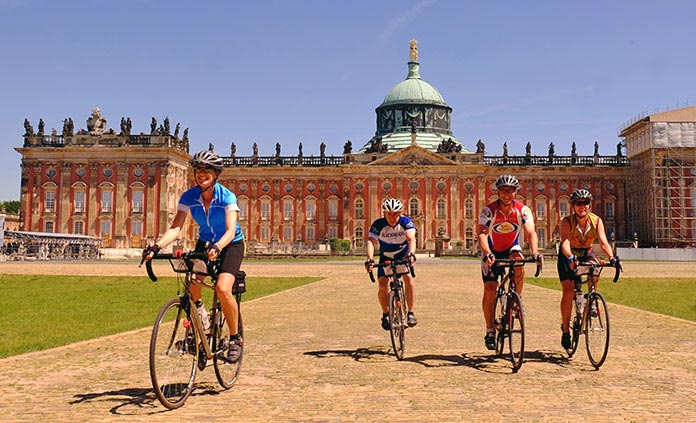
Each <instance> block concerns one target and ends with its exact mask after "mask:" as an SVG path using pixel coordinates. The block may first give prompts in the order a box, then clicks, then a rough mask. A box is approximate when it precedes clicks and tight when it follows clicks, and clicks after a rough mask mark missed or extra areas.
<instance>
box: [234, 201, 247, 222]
mask: <svg viewBox="0 0 696 423" xmlns="http://www.w3.org/2000/svg"><path fill="white" fill-rule="evenodd" d="M237 206H239V220H247V215H248V213H249V200H247V199H246V198H239V199H238V200H237Z"/></svg>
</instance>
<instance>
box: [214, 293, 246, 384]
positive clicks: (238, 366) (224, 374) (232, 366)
mask: <svg viewBox="0 0 696 423" xmlns="http://www.w3.org/2000/svg"><path fill="white" fill-rule="evenodd" d="M217 312H218V313H220V314H219V316H220V324H219V326H218V327H217V330H216V333H215V345H213V348H214V351H215V356H214V357H213V367H215V376H216V377H217V380H218V382H220V385H221V386H222V387H223V388H225V389H230V388H231V387H232V386H233V385H234V383H235V382H237V378H238V377H239V372H240V371H241V370H242V358H244V345H243V343H242V345H241V348H242V352H241V354H240V355H239V360H237V361H236V362H234V363H230V362H229V361H227V347H228V346H229V342H230V329H229V328H228V327H227V320H226V319H225V316H224V315H223V314H222V310H218V311H217ZM237 330H238V331H239V336H241V337H242V341H243V340H244V325H243V324H242V309H241V308H240V304H239V302H238V303H237Z"/></svg>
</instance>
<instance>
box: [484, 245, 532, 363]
mask: <svg viewBox="0 0 696 423" xmlns="http://www.w3.org/2000/svg"><path fill="white" fill-rule="evenodd" d="M525 263H536V264H537V269H536V273H535V274H534V277H537V276H539V273H541V269H542V264H541V262H539V261H537V260H535V259H533V258H528V259H521V260H515V259H496V260H495V262H494V263H493V268H492V270H493V274H494V275H495V276H496V278H498V292H497V295H496V303H495V318H494V321H493V323H494V328H495V332H496V336H495V352H496V354H497V355H498V357H501V356H502V355H503V350H504V348H505V340H506V339H507V343H508V348H509V351H510V361H511V362H512V372H513V373H517V371H518V370H519V369H520V367H522V361H523V360H524V308H523V307H522V298H521V297H520V295H519V294H518V293H517V286H516V283H515V268H516V267H520V266H524V265H525Z"/></svg>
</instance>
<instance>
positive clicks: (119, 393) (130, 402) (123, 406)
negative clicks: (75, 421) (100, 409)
mask: <svg viewBox="0 0 696 423" xmlns="http://www.w3.org/2000/svg"><path fill="white" fill-rule="evenodd" d="M217 388H218V387H216V386H215V385H211V384H207V383H196V385H195V389H194V391H193V392H192V393H191V397H190V398H189V400H190V399H191V398H193V397H195V396H199V395H219V394H220V393H221V392H223V391H221V390H220V389H217ZM74 398H75V400H73V401H70V404H71V405H75V404H80V403H88V402H95V401H105V402H110V403H117V404H116V405H114V406H113V407H111V409H109V412H110V413H111V414H115V415H121V416H127V415H133V414H143V413H142V411H139V412H138V413H134V412H132V411H128V407H131V406H132V407H136V408H137V409H138V410H143V409H148V408H149V409H151V411H149V412H147V414H159V413H164V412H167V411H170V410H168V409H166V408H164V406H162V405H161V404H160V403H159V401H158V400H157V397H156V396H155V393H154V392H153V391H152V388H125V389H119V390H115V391H104V392H92V393H89V394H78V395H75V396H74Z"/></svg>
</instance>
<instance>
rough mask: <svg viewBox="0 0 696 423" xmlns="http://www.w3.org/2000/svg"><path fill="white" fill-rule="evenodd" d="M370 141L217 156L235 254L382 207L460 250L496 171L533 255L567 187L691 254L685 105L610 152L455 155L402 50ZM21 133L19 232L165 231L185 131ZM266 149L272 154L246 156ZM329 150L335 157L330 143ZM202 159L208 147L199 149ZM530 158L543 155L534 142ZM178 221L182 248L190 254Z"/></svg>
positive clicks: (620, 235)
mask: <svg viewBox="0 0 696 423" xmlns="http://www.w3.org/2000/svg"><path fill="white" fill-rule="evenodd" d="M376 114H377V128H376V131H375V134H374V136H373V137H372V138H371V139H370V140H369V141H367V142H366V143H365V144H364V145H362V146H360V147H359V148H357V149H356V150H355V151H354V150H353V145H352V142H351V141H347V142H346V143H345V144H344V145H343V149H342V150H343V151H342V154H340V155H327V154H326V147H327V146H326V145H324V144H322V145H321V147H320V151H319V152H318V153H319V154H310V155H305V154H304V153H303V151H302V145H301V144H300V145H299V146H298V150H297V154H295V155H282V154H281V146H280V144H276V145H275V154H272V155H259V153H258V150H259V147H258V146H257V145H256V144H254V146H253V152H252V155H250V156H240V155H237V152H236V146H235V145H234V144H232V145H231V146H230V152H229V155H227V154H225V153H222V154H221V155H222V156H223V158H224V161H225V167H226V168H225V170H224V171H223V173H222V175H221V177H220V180H221V182H222V183H223V184H224V185H225V186H227V187H228V188H230V189H231V190H232V191H233V192H234V193H236V194H237V196H238V199H239V206H240V209H241V213H240V222H241V224H242V227H243V230H244V232H245V234H246V236H247V240H248V242H249V246H250V248H252V251H253V248H255V247H263V248H269V247H270V248H272V249H278V248H279V249H288V248H292V247H293V246H296V245H298V244H299V245H305V246H309V247H311V246H315V245H318V244H324V243H326V242H327V240H328V239H330V238H342V239H346V240H350V242H351V245H352V247H353V248H354V250H355V251H356V252H359V251H361V250H362V248H363V247H364V243H365V240H366V236H367V232H368V230H369V227H370V224H371V222H372V221H373V220H374V219H376V218H377V217H379V216H381V210H380V204H381V201H382V199H384V198H385V197H396V198H400V199H402V201H404V203H405V204H406V213H407V214H408V215H409V216H410V217H411V219H412V220H413V221H414V223H415V225H416V228H417V242H418V248H419V249H427V250H430V251H435V252H436V253H437V252H438V251H442V249H443V248H444V249H451V250H455V251H457V250H459V251H461V252H471V251H473V250H476V249H477V246H476V243H475V237H474V232H475V227H476V223H477V217H478V213H479V211H480V210H481V208H482V207H483V206H484V205H485V204H487V203H488V202H490V201H492V200H493V199H495V198H497V197H496V193H495V187H494V185H493V183H494V181H495V179H496V178H497V176H498V175H500V174H502V173H511V174H514V175H516V176H517V177H518V178H519V179H520V181H521V183H522V185H523V186H522V189H521V191H520V193H519V199H520V200H522V201H524V202H525V203H526V204H527V205H529V206H530V208H531V209H532V211H533V213H534V216H535V219H536V222H535V223H536V228H537V232H538V236H539V242H540V244H541V247H542V248H549V247H551V245H552V244H553V243H554V241H555V240H556V239H557V236H558V224H559V221H560V219H561V218H563V217H564V216H566V215H567V214H568V213H570V211H571V208H570V204H569V197H570V194H571V193H572V191H573V190H574V189H576V188H580V187H581V188H586V189H589V190H590V191H591V192H592V194H593V195H594V197H595V202H594V205H593V208H594V211H595V212H596V213H597V214H599V215H600V216H601V217H602V218H603V219H604V221H605V225H606V228H607V233H608V235H609V236H610V237H613V238H614V239H616V240H633V239H634V237H637V239H639V240H640V243H641V246H661V247H662V246H665V247H666V246H696V183H695V180H696V165H695V163H696V107H689V108H683V109H677V110H672V111H668V112H664V113H657V114H653V115H649V116H643V117H641V118H640V119H635V121H633V122H630V123H629V124H627V125H626V126H625V127H624V128H623V130H622V132H621V133H620V134H619V136H620V137H621V138H622V141H621V142H620V143H619V144H618V145H617V151H616V154H615V155H611V156H601V155H599V154H598V145H597V143H595V144H594V146H582V147H585V148H588V149H591V148H594V153H593V154H592V155H578V154H577V152H576V146H575V144H573V147H572V150H571V152H570V154H569V155H558V154H557V152H556V151H554V146H553V144H551V145H550V146H548V153H546V152H545V154H543V155H535V154H532V146H531V145H530V144H527V148H526V151H525V154H524V155H509V154H508V152H507V146H504V148H503V152H502V154H500V155H492V154H490V152H489V151H486V147H485V145H484V143H483V142H482V141H479V142H478V143H477V145H476V146H471V147H472V148H468V147H467V146H465V145H463V144H462V143H461V142H460V141H459V140H458V139H457V137H456V136H455V134H453V133H452V130H451V119H452V108H451V107H450V106H448V105H447V103H445V101H444V99H443V97H442V95H441V94H440V93H439V92H438V90H437V89H435V88H434V87H433V86H432V85H430V84H429V83H427V82H426V81H424V80H423V79H422V78H421V76H420V72H419V62H418V50H417V44H416V42H415V40H413V41H411V50H410V60H409V62H408V74H407V77H406V79H405V80H403V81H401V82H399V83H398V84H396V85H395V86H394V87H393V88H392V89H391V90H390V91H389V92H388V93H387V95H386V97H385V98H384V101H383V102H382V103H381V104H380V105H379V106H378V107H377V108H376ZM63 123H64V125H63V131H62V133H60V134H58V133H56V132H55V131H54V133H52V134H44V130H43V126H44V123H43V121H40V122H39V130H38V131H37V132H36V133H35V132H34V129H33V127H32V126H31V124H30V123H29V122H27V121H25V128H26V133H25V135H24V144H23V146H22V147H21V148H17V149H16V150H17V151H18V152H19V153H20V154H21V155H22V166H21V168H22V179H21V211H20V225H21V229H22V230H25V231H39V232H61V233H70V234H84V235H92V236H99V237H101V238H102V239H103V240H104V244H105V246H110V247H119V248H123V247H142V246H144V245H145V244H146V243H147V242H151V241H152V240H153V239H155V238H156V237H157V236H158V235H159V234H161V233H162V232H163V231H164V230H165V229H166V228H167V227H168V226H169V224H170V222H171V219H172V218H173V216H174V213H175V211H176V205H177V201H178V198H179V196H180V195H181V193H182V192H183V191H184V190H186V189H187V188H188V187H190V186H191V185H192V184H193V178H192V173H191V172H190V170H189V169H188V166H187V163H188V160H189V159H190V153H192V152H189V140H188V136H187V133H188V130H185V131H184V133H183V136H182V137H180V136H179V124H177V125H176V129H175V130H174V131H171V130H170V128H169V119H168V118H167V119H165V120H164V124H163V125H160V126H158V125H157V121H156V119H155V118H153V120H152V123H151V125H150V132H149V133H140V134H139V135H134V134H131V122H130V118H128V119H125V118H121V129H120V131H119V132H116V131H114V130H113V129H107V125H106V119H105V118H104V117H103V116H102V115H101V112H100V111H99V109H98V108H95V109H94V110H93V112H92V115H91V116H90V117H89V119H88V120H87V129H86V130H79V131H77V132H75V131H74V128H73V122H72V119H66V120H65V121H64V122H63ZM262 147H267V148H269V149H272V148H273V146H262ZM332 147H334V148H338V149H340V146H338V145H333V146H332ZM210 148H211V149H213V148H214V146H212V145H210ZM544 150H545V151H546V147H544ZM195 231H196V228H195V227H193V224H189V227H188V230H187V231H185V239H183V240H182V242H184V243H187V244H189V245H190V243H191V242H192V240H194V239H195Z"/></svg>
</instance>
